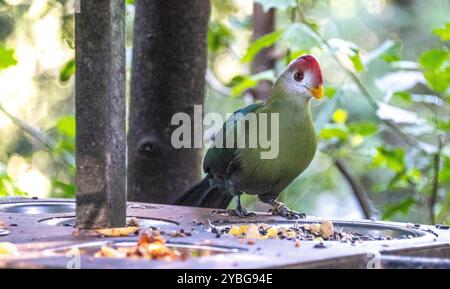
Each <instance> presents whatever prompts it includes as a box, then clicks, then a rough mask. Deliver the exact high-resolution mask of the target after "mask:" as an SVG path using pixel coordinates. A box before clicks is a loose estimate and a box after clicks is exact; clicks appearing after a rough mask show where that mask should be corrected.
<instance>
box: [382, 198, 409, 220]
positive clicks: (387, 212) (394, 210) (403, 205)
mask: <svg viewBox="0 0 450 289" xmlns="http://www.w3.org/2000/svg"><path fill="white" fill-rule="evenodd" d="M416 203H417V202H416V200H415V199H414V198H406V199H404V200H403V201H401V202H399V203H395V204H389V205H386V206H385V208H384V212H383V216H382V219H383V220H391V219H392V218H393V217H394V216H395V215H396V214H398V213H401V214H403V215H406V214H408V212H409V211H410V209H411V208H412V206H414V205H415V204H416Z"/></svg>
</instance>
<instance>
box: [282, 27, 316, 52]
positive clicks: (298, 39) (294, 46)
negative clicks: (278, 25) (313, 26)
mask: <svg viewBox="0 0 450 289" xmlns="http://www.w3.org/2000/svg"><path fill="white" fill-rule="evenodd" d="M278 43H279V45H280V46H281V47H282V48H283V49H289V50H291V51H299V52H304V53H303V54H306V53H308V52H309V50H310V49H312V48H314V47H317V46H318V45H319V44H318V40H317V39H316V35H314V34H312V33H311V30H310V29H308V28H307V27H306V26H305V25H304V24H301V23H293V24H290V25H289V26H288V27H287V28H286V29H285V30H284V33H283V36H282V37H281V38H280V40H279V42H278Z"/></svg>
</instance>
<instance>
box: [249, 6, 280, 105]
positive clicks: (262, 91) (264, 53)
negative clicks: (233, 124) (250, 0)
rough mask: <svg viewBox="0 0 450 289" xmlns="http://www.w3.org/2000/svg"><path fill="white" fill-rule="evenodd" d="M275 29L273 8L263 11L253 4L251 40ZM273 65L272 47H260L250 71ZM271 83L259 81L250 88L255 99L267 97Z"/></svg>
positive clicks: (260, 7) (257, 71) (256, 71)
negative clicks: (254, 86) (255, 85)
mask: <svg viewBox="0 0 450 289" xmlns="http://www.w3.org/2000/svg"><path fill="white" fill-rule="evenodd" d="M274 29H275V10H274V9H270V10H269V11H268V12H267V13H265V12H264V10H263V8H262V6H261V5H260V4H257V3H254V4H253V40H256V39H258V38H260V37H261V36H264V35H266V34H268V33H271V32H273V31H274ZM274 67H275V58H274V47H273V46H270V47H267V48H264V49H262V50H261V51H260V52H259V53H258V54H257V55H256V56H255V59H254V60H253V62H252V66H251V73H252V74H256V73H259V72H263V71H266V70H269V69H272V68H274ZM271 88H272V83H271V82H270V81H261V82H260V83H259V85H258V86H257V87H256V88H254V89H253V90H252V93H253V95H254V97H255V98H256V99H262V100H265V99H267V98H268V96H269V93H270V89H271Z"/></svg>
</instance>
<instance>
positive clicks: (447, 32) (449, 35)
mask: <svg viewBox="0 0 450 289" xmlns="http://www.w3.org/2000/svg"><path fill="white" fill-rule="evenodd" d="M434 34H436V35H437V36H439V38H441V40H442V41H449V40H450V22H447V24H445V26H444V27H442V28H436V29H434Z"/></svg>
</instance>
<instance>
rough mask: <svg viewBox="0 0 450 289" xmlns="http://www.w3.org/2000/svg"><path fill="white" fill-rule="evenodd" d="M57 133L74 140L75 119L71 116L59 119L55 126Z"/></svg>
mask: <svg viewBox="0 0 450 289" xmlns="http://www.w3.org/2000/svg"><path fill="white" fill-rule="evenodd" d="M56 127H57V128H58V131H59V132H60V133H61V134H63V135H65V136H68V137H70V138H75V130H76V127H75V117H74V116H73V115H68V116H64V117H61V118H60V119H59V120H58V123H57V124H56Z"/></svg>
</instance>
